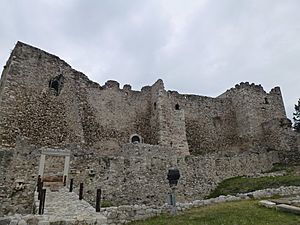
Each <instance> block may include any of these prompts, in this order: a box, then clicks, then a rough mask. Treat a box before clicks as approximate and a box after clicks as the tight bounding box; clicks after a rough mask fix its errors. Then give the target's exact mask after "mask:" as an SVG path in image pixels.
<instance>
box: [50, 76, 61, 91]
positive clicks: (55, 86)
mask: <svg viewBox="0 0 300 225" xmlns="http://www.w3.org/2000/svg"><path fill="white" fill-rule="evenodd" d="M63 85H64V77H63V75H62V74H60V75H58V76H56V77H54V78H52V79H51V80H50V81H49V88H50V90H51V92H52V93H53V94H54V95H56V96H58V95H59V94H60V92H61V90H62V88H63Z"/></svg>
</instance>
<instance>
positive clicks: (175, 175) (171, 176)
mask: <svg viewBox="0 0 300 225" xmlns="http://www.w3.org/2000/svg"><path fill="white" fill-rule="evenodd" d="M179 178H180V173H179V169H177V168H173V169H169V172H168V177H167V179H168V180H169V185H170V187H174V186H175V187H176V186H177V184H178V180H179Z"/></svg>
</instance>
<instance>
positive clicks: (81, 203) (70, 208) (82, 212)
mask: <svg viewBox="0 0 300 225" xmlns="http://www.w3.org/2000/svg"><path fill="white" fill-rule="evenodd" d="M34 198H35V205H36V209H37V212H38V208H39V200H38V193H37V192H36V193H35V196H34ZM42 217H43V221H44V222H45V224H48V223H50V224H51V223H55V224H56V223H57V224H68V225H72V224H93V225H104V224H107V219H106V217H105V216H104V215H103V214H102V213H101V212H96V210H95V208H93V207H92V206H91V205H90V204H89V203H88V202H86V201H85V200H79V197H78V195H77V194H76V193H74V192H69V191H68V190H67V189H66V188H61V189H59V190H58V191H51V190H50V188H47V191H46V200H45V208H44V214H43V215H42Z"/></svg>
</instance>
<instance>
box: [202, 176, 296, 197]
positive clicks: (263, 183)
mask: <svg viewBox="0 0 300 225" xmlns="http://www.w3.org/2000/svg"><path fill="white" fill-rule="evenodd" d="M280 186H300V177H299V176H295V175H286V176H280V177H258V178H248V177H234V178H230V179H227V180H224V181H222V182H221V183H220V184H219V185H218V186H217V188H216V189H215V190H214V191H213V192H212V193H211V194H210V195H209V196H208V197H207V198H215V197H218V196H220V195H235V194H237V193H247V192H251V191H255V190H261V189H265V188H278V187H280Z"/></svg>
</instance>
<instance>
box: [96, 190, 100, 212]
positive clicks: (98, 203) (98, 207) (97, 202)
mask: <svg viewBox="0 0 300 225" xmlns="http://www.w3.org/2000/svg"><path fill="white" fill-rule="evenodd" d="M100 208H101V189H100V188H99V189H97V197H96V212H100Z"/></svg>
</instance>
